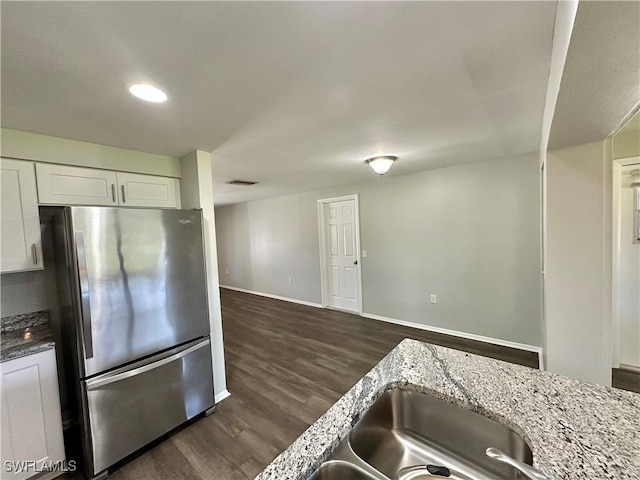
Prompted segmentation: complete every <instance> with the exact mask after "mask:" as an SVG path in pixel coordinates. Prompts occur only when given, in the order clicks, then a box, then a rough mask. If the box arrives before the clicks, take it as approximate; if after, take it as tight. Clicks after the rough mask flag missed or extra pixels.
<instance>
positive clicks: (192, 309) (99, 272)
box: [70, 207, 209, 377]
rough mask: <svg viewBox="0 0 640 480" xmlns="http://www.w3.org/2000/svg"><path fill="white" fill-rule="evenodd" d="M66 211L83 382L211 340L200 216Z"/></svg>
mask: <svg viewBox="0 0 640 480" xmlns="http://www.w3.org/2000/svg"><path fill="white" fill-rule="evenodd" d="M70 210H71V223H72V231H73V234H72V235H71V236H70V237H71V239H72V241H73V243H74V244H73V248H74V253H75V254H74V256H75V260H76V262H77V266H78V274H77V275H78V288H79V290H80V291H79V295H78V297H79V299H80V301H79V303H80V306H81V309H80V310H81V317H82V318H81V321H80V322H79V323H80V325H78V327H79V328H78V329H77V331H78V334H79V336H81V337H82V338H81V339H80V341H79V344H81V345H83V346H84V352H83V357H84V377H90V376H92V375H96V374H99V373H102V372H104V371H106V370H109V369H111V368H114V367H118V366H121V365H123V364H126V363H129V362H132V361H135V360H137V359H140V358H142V357H145V356H148V355H152V354H154V353H157V352H159V351H162V350H165V349H168V348H171V347H173V346H175V345H179V344H181V343H185V342H187V341H190V340H193V339H195V338H198V337H204V336H207V335H208V334H209V319H208V309H207V290H206V276H205V264H204V253H203V250H204V248H203V239H202V215H201V213H200V212H199V211H191V210H151V209H125V208H105V207H72V208H71V209H70ZM81 360H82V359H81Z"/></svg>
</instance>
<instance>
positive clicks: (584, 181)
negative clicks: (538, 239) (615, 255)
mask: <svg viewBox="0 0 640 480" xmlns="http://www.w3.org/2000/svg"><path fill="white" fill-rule="evenodd" d="M546 169H547V194H546V199H547V231H546V270H545V289H544V298H545V323H546V331H545V335H546V363H547V368H548V369H549V370H550V371H553V372H556V373H561V374H564V375H568V376H570V377H574V378H579V379H582V380H585V381H590V382H594V383H599V384H603V385H610V384H611V348H612V346H611V345H612V344H611V315H610V308H611V301H610V299H611V297H610V290H611V221H610V220H611V198H610V197H611V192H610V188H608V187H607V182H609V183H610V181H611V164H610V161H608V160H607V158H606V156H605V143H604V142H594V143H589V144H585V145H579V146H575V147H570V148H565V149H561V150H555V151H550V152H548V153H547V161H546Z"/></svg>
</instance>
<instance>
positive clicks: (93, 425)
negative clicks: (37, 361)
mask: <svg viewBox="0 0 640 480" xmlns="http://www.w3.org/2000/svg"><path fill="white" fill-rule="evenodd" d="M83 390H84V391H85V393H86V396H87V397H86V398H87V406H88V416H89V418H88V424H89V431H90V436H91V439H90V442H91V449H90V452H91V456H92V457H93V458H88V459H87V461H88V471H89V473H90V474H91V475H96V474H98V473H100V472H101V471H103V470H105V469H106V468H108V467H109V466H111V465H113V464H114V463H115V462H117V461H119V460H122V459H123V458H124V457H126V456H127V455H129V454H131V453H133V452H135V451H136V450H138V449H139V448H141V447H143V446H144V445H146V444H147V443H149V442H151V441H153V440H155V439H156V438H158V437H160V436H161V435H163V434H165V433H167V432H168V431H170V430H172V429H173V428H175V427H177V426H179V425H180V424H182V423H184V422H185V421H186V420H188V419H190V418H192V417H194V416H196V415H198V414H199V413H202V412H203V411H205V410H207V409H208V408H210V407H212V406H213V404H214V400H213V376H212V366H211V347H210V342H209V340H208V339H207V340H204V341H196V342H192V343H189V344H187V345H185V346H183V347H181V348H178V349H174V350H170V351H169V352H165V353H163V354H160V355H157V356H155V357H152V358H151V359H149V360H147V361H141V362H136V363H134V364H133V365H130V367H129V369H128V370H126V369H117V370H115V371H113V372H110V373H106V374H104V375H99V376H97V377H94V378H92V379H91V380H87V381H85V382H83Z"/></svg>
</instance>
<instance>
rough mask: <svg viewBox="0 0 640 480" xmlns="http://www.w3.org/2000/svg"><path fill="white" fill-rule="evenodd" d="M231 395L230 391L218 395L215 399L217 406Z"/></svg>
mask: <svg viewBox="0 0 640 480" xmlns="http://www.w3.org/2000/svg"><path fill="white" fill-rule="evenodd" d="M230 396H231V393H229V390H225V391H224V392H220V393H218V394H216V398H215V399H214V401H215V402H216V404H218V403H220V402H221V401H222V400H224V399H225V398H227V397H230Z"/></svg>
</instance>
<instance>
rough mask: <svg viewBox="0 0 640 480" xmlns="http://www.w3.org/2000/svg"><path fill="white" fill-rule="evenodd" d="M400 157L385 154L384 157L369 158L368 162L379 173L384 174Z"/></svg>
mask: <svg viewBox="0 0 640 480" xmlns="http://www.w3.org/2000/svg"><path fill="white" fill-rule="evenodd" d="M397 159H398V157H394V156H392V155H384V156H382V157H373V158H369V159H368V160H367V161H366V163H367V164H368V165H369V166H370V167H371V168H372V169H373V171H374V172H376V173H377V174H378V175H384V174H385V173H387V172H388V171H389V169H390V168H391V165H393V162H395V161H396V160H397Z"/></svg>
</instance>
